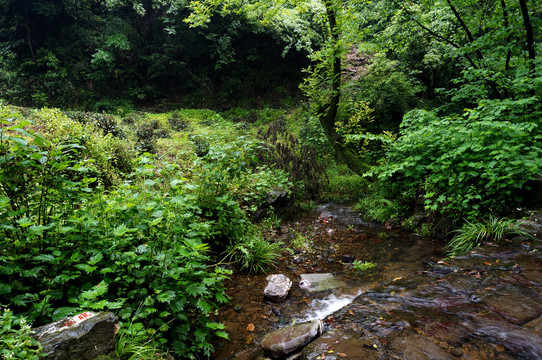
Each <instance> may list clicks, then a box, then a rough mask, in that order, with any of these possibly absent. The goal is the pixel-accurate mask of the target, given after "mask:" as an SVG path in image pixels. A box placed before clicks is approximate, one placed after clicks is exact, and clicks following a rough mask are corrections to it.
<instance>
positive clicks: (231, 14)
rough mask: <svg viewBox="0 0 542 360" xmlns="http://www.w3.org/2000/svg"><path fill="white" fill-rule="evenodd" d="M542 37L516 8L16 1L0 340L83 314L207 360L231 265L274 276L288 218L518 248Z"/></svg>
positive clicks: (6, 51)
mask: <svg viewBox="0 0 542 360" xmlns="http://www.w3.org/2000/svg"><path fill="white" fill-rule="evenodd" d="M541 28H542V5H541V4H539V3H537V2H533V1H527V0H517V1H515V0H514V1H512V0H499V1H496V0H491V1H484V2H480V1H475V0H442V1H435V0H420V1H417V2H409V1H407V2H401V1H384V0H376V1H336V0H326V1H317V0H306V1H297V0H296V1H282V2H274V1H263V0H262V1H256V0H251V1H239V0H227V1H217V0H205V1H177V0H171V1H170V0H142V1H140V0H125V1H120V0H108V1H101V0H98V1H75V2H74V1H67V0H55V1H45V0H34V1H30V0H24V1H20V0H7V1H3V2H2V3H1V4H0V29H1V31H0V98H1V99H3V100H1V102H0V205H1V211H0V236H2V240H1V241H0V275H1V276H0V305H1V306H2V309H4V308H9V309H10V311H7V310H3V312H2V316H3V317H2V319H3V322H4V323H5V324H7V325H6V326H5V327H3V329H2V331H3V332H2V341H4V342H5V344H7V345H4V344H3V345H2V349H12V350H10V351H12V354H13V356H14V357H16V356H19V358H24V356H27V357H28V358H30V357H31V355H30V354H33V355H32V356H34V358H36V357H37V356H38V352H39V349H38V348H37V347H36V344H34V343H33V342H32V341H31V339H30V337H29V331H28V329H27V326H26V325H25V323H24V322H22V321H20V320H18V319H19V317H20V316H24V318H25V319H26V320H25V321H26V322H27V323H32V324H33V325H34V326H36V325H40V324H43V323H46V322H48V321H51V320H56V319H60V318H63V317H65V316H68V315H71V314H74V313H76V312H77V311H80V310H83V309H84V310H88V309H92V310H112V311H115V313H116V314H117V315H118V316H119V318H120V320H121V322H122V328H121V330H120V335H119V340H118V347H117V353H118V355H119V357H121V358H123V359H129V358H131V357H132V356H136V357H137V356H139V357H152V356H154V357H156V358H160V357H161V356H165V354H166V353H168V352H169V353H171V354H174V356H176V357H178V358H197V357H206V356H209V355H210V354H211V353H212V348H211V346H210V345H209V341H210V339H211V337H213V336H219V337H227V333H226V332H225V331H224V328H223V325H221V324H219V323H216V322H213V321H212V320H210V319H211V317H212V315H213V314H214V313H215V312H216V311H217V310H218V309H219V307H220V306H221V304H223V303H225V302H227V301H228V299H227V297H226V295H225V291H224V288H223V286H222V281H223V280H224V279H225V278H226V277H227V276H228V274H229V272H230V270H227V268H226V267H225V266H224V263H225V262H230V261H232V262H235V263H236V264H237V265H236V266H237V267H236V269H239V270H241V271H265V270H267V269H269V268H271V267H272V266H273V265H274V263H275V260H276V258H277V256H278V255H279V251H280V249H279V247H278V245H277V244H273V243H269V242H267V241H266V240H265V238H264V235H263V233H264V230H265V229H266V227H269V226H276V224H277V223H278V222H280V216H279V215H280V214H281V211H286V210H285V209H287V208H288V207H290V208H292V207H295V208H296V209H300V208H308V207H310V206H311V204H312V202H315V201H330V200H339V199H354V200H358V201H359V203H358V209H359V210H360V211H361V212H363V213H364V215H365V216H366V217H368V218H371V219H375V220H379V221H382V222H384V221H396V222H401V223H402V224H403V225H405V226H407V227H410V228H411V229H413V230H416V231H418V232H420V233H422V234H425V235H430V234H432V233H442V234H445V233H446V232H448V231H450V230H452V229H454V228H455V229H457V228H459V229H460V230H458V231H457V233H456V237H455V239H454V240H453V241H452V242H451V243H450V245H449V248H448V249H449V250H450V252H451V253H452V254H459V253H461V252H462V251H466V250H468V249H470V248H472V246H475V245H476V244H478V243H481V242H484V241H489V240H499V239H500V238H502V236H503V235H505V234H507V233H518V229H517V228H515V227H514V226H513V225H512V223H511V222H509V221H508V220H502V219H501V218H500V216H513V215H514V212H515V211H516V209H517V208H518V207H523V206H525V205H526V204H527V200H528V195H526V194H528V190H529V187H530V182H531V181H532V180H534V179H536V178H537V177H540V176H541V175H542V146H541V145H540V144H541V143H542V129H541V118H542V101H541V97H542V61H541V60H540V53H541V52H542V46H541V45H540V44H541V43H542V41H541V40H542V34H541V33H540V31H539V29H541ZM303 69H304V70H303ZM19 106H25V107H19ZM53 106H56V107H60V108H62V110H60V109H56V108H51V107H53ZM38 108H41V109H38ZM194 109H199V110H194ZM273 201H274V202H273ZM271 202H273V203H272V204H270V203H271ZM490 216H491V217H490ZM463 224H465V225H464V226H463ZM462 226H463V227H462ZM297 242H298V243H299V244H298V245H299V246H300V247H305V246H309V245H308V244H307V242H306V241H305V239H302V238H299V239H297ZM358 265H359V267H360V269H361V268H362V267H363V266H365V265H364V264H358ZM11 311H12V312H11ZM13 313H15V314H16V315H13ZM17 334H19V335H17ZM17 336H19V337H17ZM6 341H7V342H6ZM8 342H9V344H8ZM15 351H18V352H17V353H15ZM25 351H26V352H25ZM2 354H3V355H2V356H4V355H5V356H8V355H6V354H7V353H6V354H4V353H2Z"/></svg>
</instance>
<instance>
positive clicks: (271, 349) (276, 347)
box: [260, 320, 323, 359]
mask: <svg viewBox="0 0 542 360" xmlns="http://www.w3.org/2000/svg"><path fill="white" fill-rule="evenodd" d="M322 332H323V323H322V322H321V321H320V320H314V321H311V322H307V323H303V324H297V325H291V326H286V327H283V328H282V329H279V330H276V331H273V332H271V333H269V334H267V335H265V336H264V338H263V339H262V342H261V343H260V345H261V346H262V348H263V349H264V351H265V352H266V353H267V354H268V355H269V356H271V357H272V358H274V359H280V358H282V357H284V356H286V355H288V354H291V353H293V352H295V351H298V350H301V349H302V348H303V347H304V346H306V345H307V344H308V343H310V342H311V341H312V340H314V339H315V338H316V337H318V335H320V334H321V333H322Z"/></svg>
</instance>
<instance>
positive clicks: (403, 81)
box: [346, 54, 419, 133]
mask: <svg viewBox="0 0 542 360" xmlns="http://www.w3.org/2000/svg"><path fill="white" fill-rule="evenodd" d="M346 91H347V93H348V94H349V97H350V98H352V99H353V100H354V102H359V101H367V102H368V103H369V105H370V107H371V108H372V109H374V114H373V115H374V118H375V119H376V121H374V122H372V123H370V124H368V127H367V130H368V131H370V132H373V133H379V132H381V131H382V130H388V131H395V130H397V129H398V127H399V124H400V123H401V120H402V117H403V114H405V113H406V112H407V111H408V110H410V109H412V108H413V107H414V106H415V104H416V98H415V94H416V92H417V91H419V89H418V87H417V86H416V85H414V83H413V81H412V80H411V79H410V78H409V77H408V76H407V75H406V74H405V73H403V72H402V71H401V70H400V68H399V62H398V61H391V60H388V59H386V57H385V55H383V54H377V55H375V57H374V58H373V59H372V63H371V65H369V66H368V68H367V71H366V73H363V74H361V76H360V77H359V79H358V80H357V81H355V82H353V83H352V84H351V85H350V86H349V88H348V89H347V90H346Z"/></svg>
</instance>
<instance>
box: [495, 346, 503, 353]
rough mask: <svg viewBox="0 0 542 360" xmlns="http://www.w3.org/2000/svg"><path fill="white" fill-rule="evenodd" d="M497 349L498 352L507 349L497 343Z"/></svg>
mask: <svg viewBox="0 0 542 360" xmlns="http://www.w3.org/2000/svg"><path fill="white" fill-rule="evenodd" d="M495 350H497V351H498V352H503V351H504V350H505V349H504V346H501V345H495Z"/></svg>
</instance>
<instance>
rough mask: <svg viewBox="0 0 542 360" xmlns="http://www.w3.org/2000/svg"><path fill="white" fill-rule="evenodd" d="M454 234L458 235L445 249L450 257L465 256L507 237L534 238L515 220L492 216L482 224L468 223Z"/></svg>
mask: <svg viewBox="0 0 542 360" xmlns="http://www.w3.org/2000/svg"><path fill="white" fill-rule="evenodd" d="M454 232H455V233H456V235H455V236H454V237H453V238H452V240H451V241H450V242H449V243H448V244H447V245H446V247H445V249H446V250H447V254H448V255H450V256H457V255H461V254H465V253H467V252H469V251H470V250H471V249H472V248H474V247H476V246H480V245H483V244H485V243H487V242H489V241H494V242H496V243H499V242H502V241H503V240H504V239H505V237H506V236H510V235H512V236H514V235H517V236H525V237H529V238H531V237H532V235H531V234H529V233H528V232H527V231H526V230H524V229H522V228H521V227H519V226H518V225H517V224H516V221H515V220H513V219H506V218H498V217H495V216H490V217H489V219H488V220H484V221H481V222H470V221H467V222H466V223H465V224H464V225H463V226H462V227H461V228H460V229H457V230H455V231H454Z"/></svg>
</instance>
